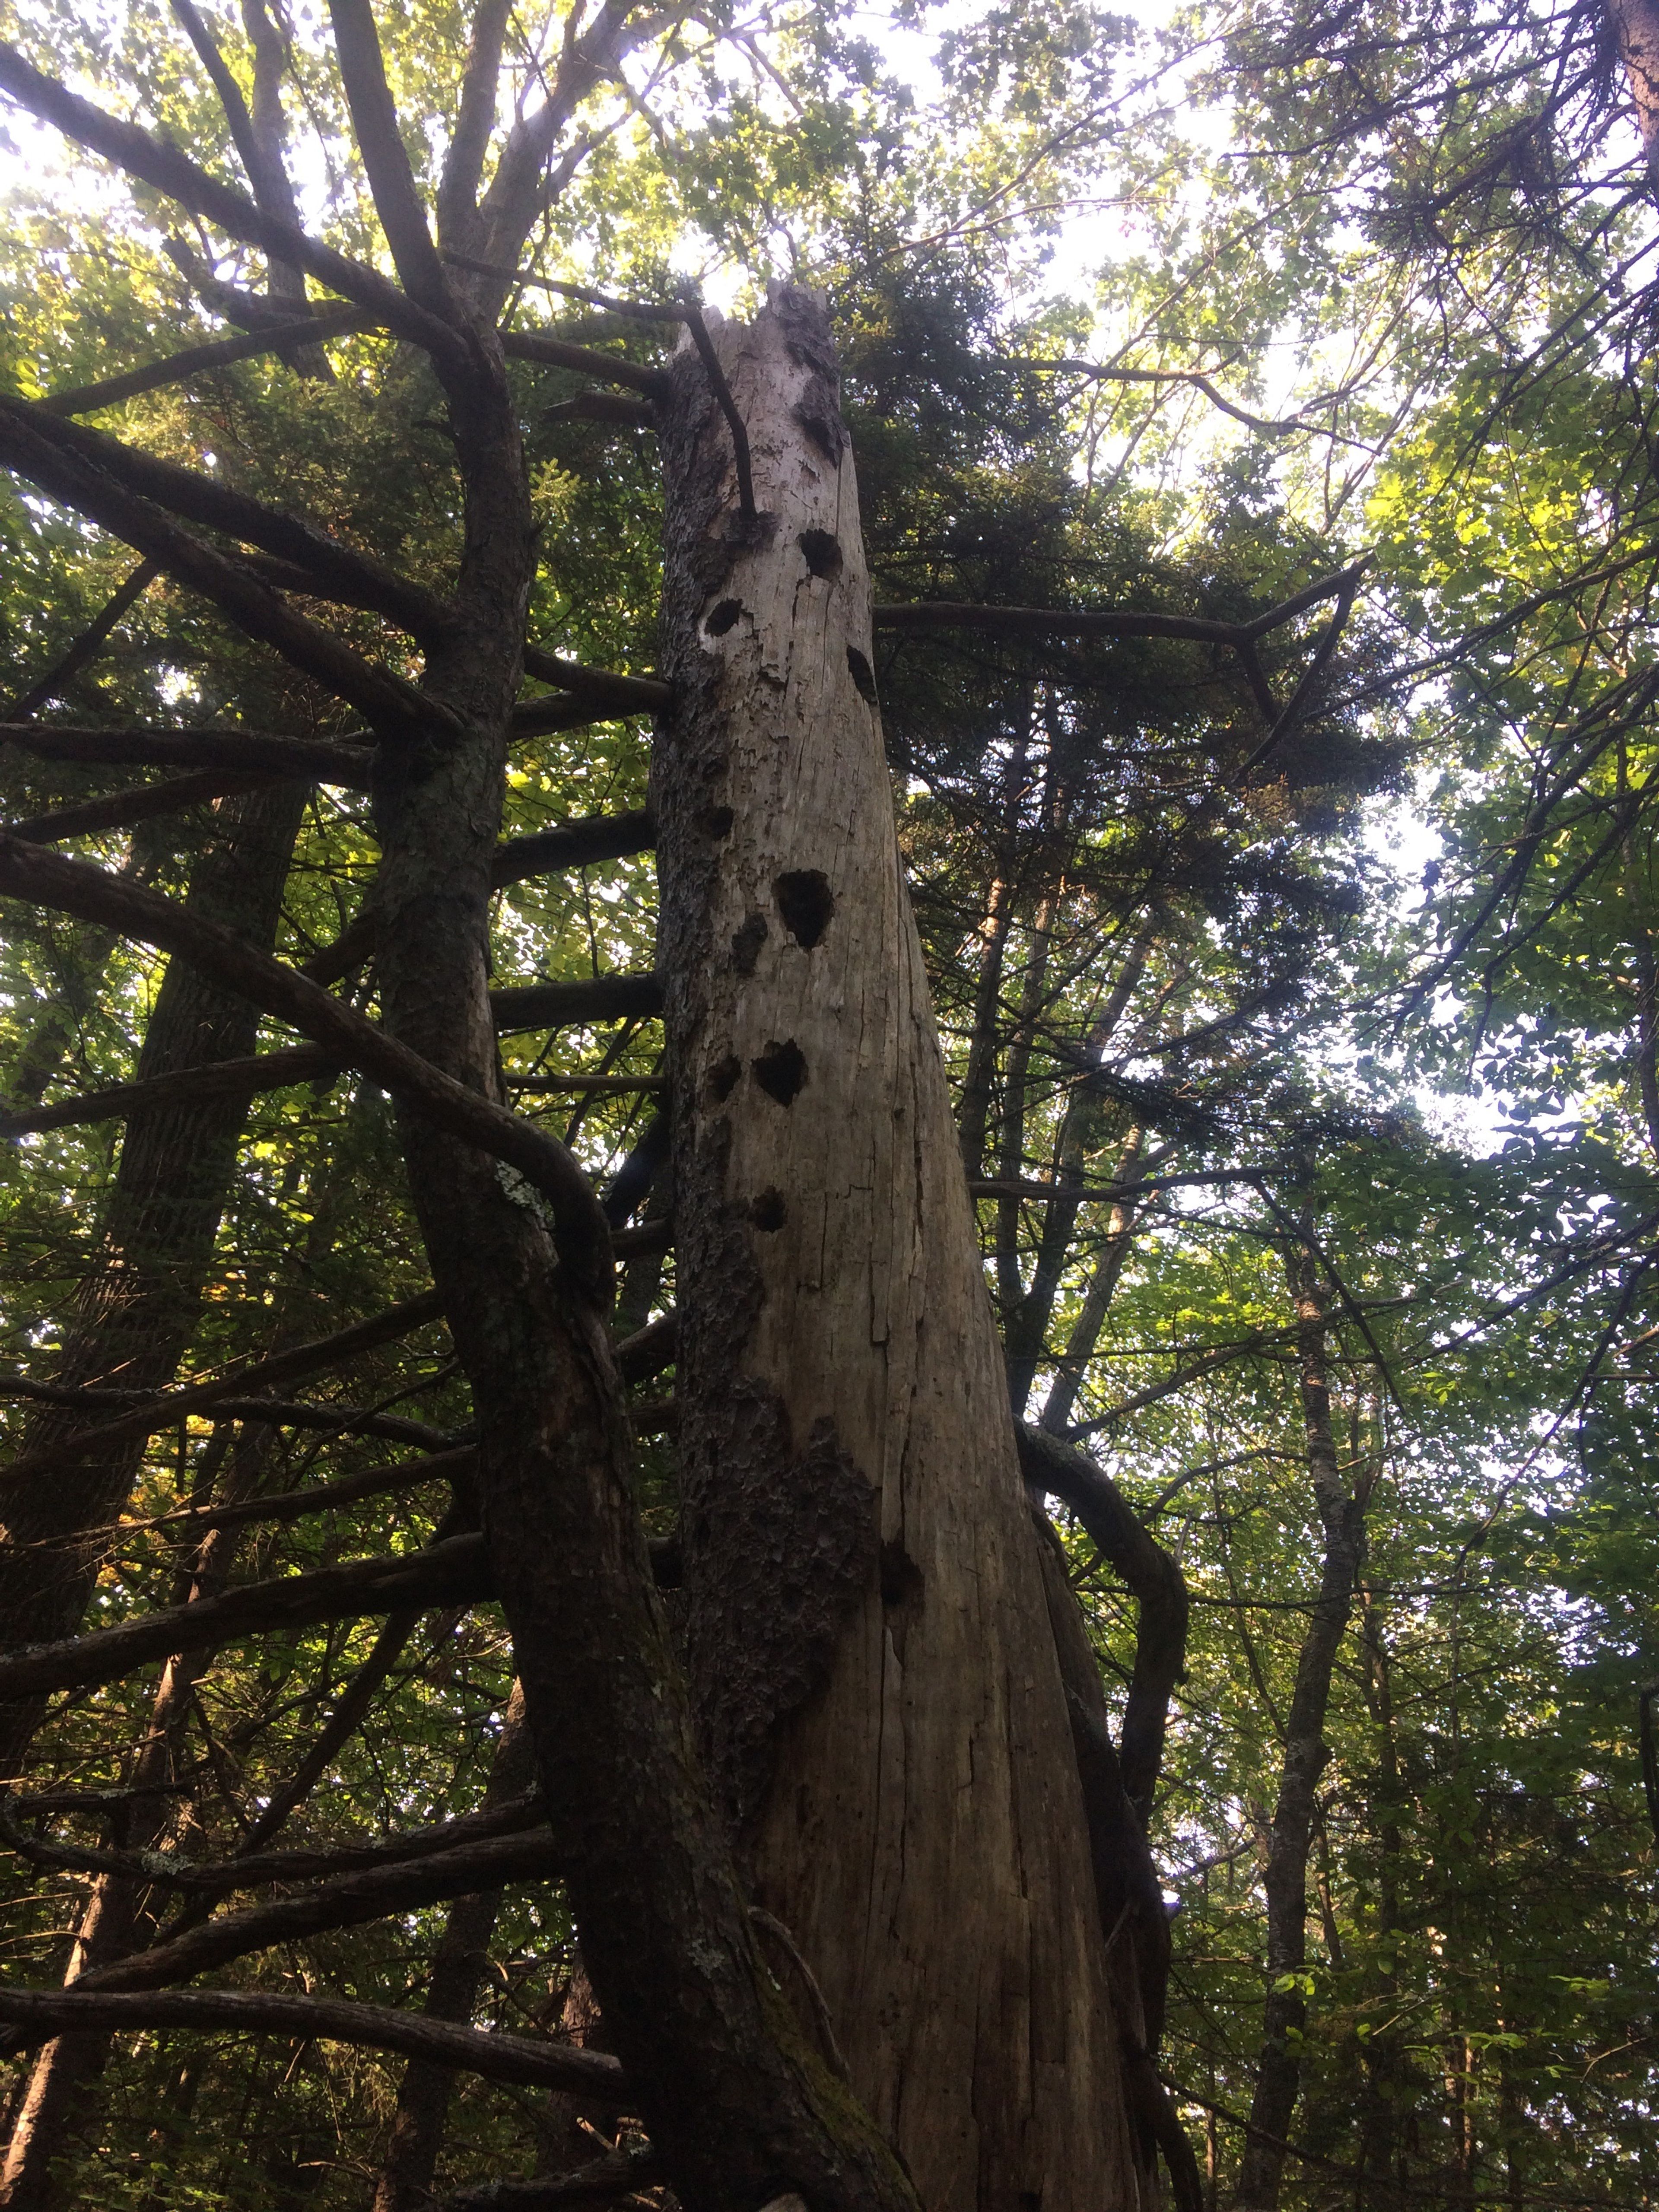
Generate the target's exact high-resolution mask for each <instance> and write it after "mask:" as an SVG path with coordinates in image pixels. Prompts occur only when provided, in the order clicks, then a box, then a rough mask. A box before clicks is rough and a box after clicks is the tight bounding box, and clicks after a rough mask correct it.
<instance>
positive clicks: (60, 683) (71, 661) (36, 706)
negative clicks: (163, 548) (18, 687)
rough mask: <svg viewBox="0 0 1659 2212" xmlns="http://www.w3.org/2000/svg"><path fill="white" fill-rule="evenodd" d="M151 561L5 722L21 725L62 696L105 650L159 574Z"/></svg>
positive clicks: (24, 695)
mask: <svg viewBox="0 0 1659 2212" xmlns="http://www.w3.org/2000/svg"><path fill="white" fill-rule="evenodd" d="M160 574H161V568H160V567H159V565H158V564H157V563H156V562H154V561H144V562H140V563H139V565H138V567H137V568H135V569H134V570H133V572H132V574H131V575H130V576H129V577H128V578H127V580H126V581H125V583H124V584H123V585H122V586H121V587H120V589H119V590H118V592H114V593H113V594H112V596H111V598H110V599H108V600H107V601H106V603H105V605H104V608H103V611H102V612H101V613H100V614H99V615H98V616H97V617H95V618H94V620H93V621H92V622H90V623H88V625H87V627H86V629H83V630H82V633H81V635H80V636H79V637H77V638H76V641H75V642H74V644H73V645H72V646H70V649H69V651H68V652H67V653H64V655H63V657H62V659H59V660H57V661H55V662H54V663H53V664H52V666H51V667H50V668H49V669H48V670H47V671H46V674H45V675H44V676H40V677H37V678H36V679H35V681H34V682H33V684H30V685H29V687H28V689H27V690H26V691H21V692H20V693H19V694H18V696H17V697H16V698H15V699H14V700H13V701H12V702H11V704H10V705H9V707H8V708H6V719H7V720H8V721H15V722H21V721H22V720H25V719H26V718H27V716H28V715H30V714H39V713H40V709H41V708H42V707H44V706H46V705H47V704H49V702H51V701H52V700H53V699H57V698H60V697H61V696H63V691H64V686H65V685H66V684H70V683H72V682H73V680H74V679H75V678H76V677H77V676H78V675H79V674H80V672H81V671H82V669H83V668H84V667H86V666H87V665H88V662H89V661H93V660H95V659H97V657H98V655H99V653H101V652H102V650H103V647H104V641H105V640H106V638H107V637H108V635H109V634H110V632H111V631H112V629H114V628H115V626H116V624H117V623H118V622H119V621H120V620H121V618H122V617H123V616H124V615H125V614H126V612H127V611H128V610H129V609H130V608H131V607H133V606H135V605H137V602H138V601H139V600H140V599H142V598H143V595H144V593H145V592H147V591H148V590H149V587H150V586H151V585H152V584H153V583H154V582H155V579H156V578H157V577H158V576H159V575H160Z"/></svg>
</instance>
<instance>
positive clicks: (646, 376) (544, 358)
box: [501, 331, 668, 399]
mask: <svg viewBox="0 0 1659 2212" xmlns="http://www.w3.org/2000/svg"><path fill="white" fill-rule="evenodd" d="M501 351H502V352H503V353H504V354H505V355H506V356H507V359H508V360H509V361H533V362H540V363H541V364H542V366H543V367H544V368H569V369H574V371H575V372H576V373H577V374H578V375H580V376H597V377H602V378H603V379H604V380H605V382H606V383H607V384H624V385H626V386H628V388H629V391H630V392H643V393H644V394H645V396H646V398H647V399H660V398H663V396H664V395H665V392H667V390H668V375H667V372H666V371H665V369H660V368H646V367H644V366H643V364H642V363H641V362H637V361H624V360H623V356H621V355H620V354H619V353H599V352H598V351H597V350H596V349H594V348H593V347H592V346H579V345H569V344H568V343H566V342H565V340H564V339H563V338H549V337H541V336H540V335H538V333H537V332H535V331H502V332H501Z"/></svg>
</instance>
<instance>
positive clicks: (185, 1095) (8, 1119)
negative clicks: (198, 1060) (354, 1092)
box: [0, 1044, 339, 1137]
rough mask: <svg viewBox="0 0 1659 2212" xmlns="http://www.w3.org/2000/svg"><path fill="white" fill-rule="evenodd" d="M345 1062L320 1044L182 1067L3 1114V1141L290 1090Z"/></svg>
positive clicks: (0, 1131) (332, 1071) (0, 1122)
mask: <svg viewBox="0 0 1659 2212" xmlns="http://www.w3.org/2000/svg"><path fill="white" fill-rule="evenodd" d="M338 1069H339V1062H338V1060H335V1059H334V1058H333V1057H332V1056H331V1054H328V1053H326V1052H325V1051H324V1050H323V1049H322V1048H321V1047H320V1046H319V1045H314V1044H301V1045H291V1046H289V1048H288V1049H287V1050H286V1051H285V1052H264V1053H258V1054H254V1055H252V1057H250V1058H248V1059H246V1060H216V1061H213V1062H211V1063H210V1064H209V1065H208V1066H205V1067H181V1068H178V1069H176V1070H175V1071H174V1073H173V1074H171V1075H151V1076H146V1077H145V1078H143V1079H142V1080H141V1081H139V1082H137V1083H114V1084H112V1085H110V1087H109V1088H108V1090H106V1091H83V1092H82V1095H81V1096H80V1097H78V1098H60V1099H58V1101H57V1103H55V1104H53V1105H51V1106H33V1107H31V1108H30V1109H28V1111H27V1113H23V1114H6V1115H0V1137H21V1136H26V1135H27V1134H28V1133H30V1132H31V1131H32V1130H36V1129H72V1128H77V1127H80V1126H81V1125H82V1123H84V1122H88V1121H119V1120H121V1119H122V1118H123V1117H124V1116H125V1115H128V1114H138V1113H142V1112H143V1110H144V1109H145V1108H146V1107H149V1106H172V1105H179V1104H185V1103H194V1102H195V1101H196V1100H197V1099H204V1098H246V1097H252V1096H253V1094H254V1093H255V1092H256V1091H285V1090H287V1089H288V1087H289V1085H290V1084H295V1083H311V1082H314V1081H315V1080H316V1079H318V1077H319V1076H325V1075H331V1074H335V1073H338Z"/></svg>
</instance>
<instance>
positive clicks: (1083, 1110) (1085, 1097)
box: [1003, 922, 1156, 1420]
mask: <svg viewBox="0 0 1659 2212" xmlns="http://www.w3.org/2000/svg"><path fill="white" fill-rule="evenodd" d="M1155 941H1156V939H1155V931H1154V927H1153V925H1152V923H1151V922H1149V923H1148V924H1147V925H1146V927H1145V928H1144V929H1142V930H1141V931H1140V932H1139V933H1138V934H1137V936H1136V938H1135V939H1134V942H1133V945H1131V946H1130V948H1129V953H1128V957H1127V959H1126V960H1125V961H1124V963H1123V967H1122V969H1121V973H1120V974H1119V975H1118V979H1117V981H1116V982H1115V984H1114V985H1113V987H1112V989H1111V991H1110V993H1109V994H1108V997H1107V1000H1106V1003H1105V1004H1104V1006H1102V1008H1101V1010H1100V1012H1099V1014H1098V1016H1097V1018H1096V1019H1095V1020H1094V1021H1093V1022H1091V1024H1090V1025H1089V1034H1088V1036H1087V1037H1086V1038H1085V1042H1084V1051H1085V1054H1087V1056H1088V1058H1089V1060H1091V1061H1098V1060H1102V1059H1103V1058H1104V1056H1105V1052H1106V1048H1107V1046H1108V1045H1109V1043H1110V1042H1111V1039H1112V1035H1113V1032H1114V1031H1115V1030H1116V1028H1117V1025H1118V1024H1119V1022H1120V1021H1121V1019H1122V1018H1123V1015H1124V1012H1125V1011H1126V1010H1127V1006H1128V1004H1129V1001H1130V1000H1131V998H1132V997H1133V994H1134V991H1135V987H1136V986H1137V985H1138V984H1139V981H1140V978H1141V976H1142V975H1144V973H1145V972H1146V960H1147V956H1148V955H1149V954H1150V952H1151V951H1152V945H1153V944H1154V942H1155ZM1108 1112H1109V1107H1108V1104H1107V1102H1106V1101H1105V1099H1103V1097H1101V1095H1100V1093H1099V1092H1098V1091H1096V1090H1093V1089H1092V1088H1091V1086H1090V1085H1088V1084H1087V1083H1086V1082H1083V1083H1079V1084H1077V1085H1074V1087H1073V1091H1072V1093H1071V1096H1070V1097H1069V1098H1068V1099H1067V1100H1066V1110H1065V1113H1064V1114H1063V1115H1062V1116H1061V1117H1060V1141H1059V1143H1058V1144H1057V1145H1056V1146H1055V1148H1054V1150H1055V1158H1054V1182H1055V1183H1056V1184H1057V1186H1058V1188H1059V1190H1060V1192H1061V1193H1063V1192H1064V1191H1065V1190H1066V1188H1067V1186H1068V1185H1073V1186H1074V1185H1077V1184H1079V1183H1081V1182H1083V1181H1084V1179H1085V1177H1084V1170H1085V1167H1086V1165H1087V1164H1088V1161H1089V1158H1090V1156H1091V1153H1092V1152H1094V1151H1095V1150H1096V1149H1097V1146H1099V1145H1100V1144H1101V1143H1102V1141H1103V1123H1104V1121H1105V1120H1106V1116H1107V1114H1108ZM1138 1134H1139V1133H1137V1137H1138ZM1079 1211H1080V1202H1079V1200H1077V1199H1074V1198H1066V1197H1064V1196H1061V1195H1057V1196H1056V1197H1055V1198H1054V1200H1052V1201H1051V1202H1050V1203H1049V1204H1048V1206H1045V1207H1044V1209H1043V1223H1042V1236H1041V1237H1039V1238H1038V1240H1037V1249H1036V1259H1035V1261H1034V1262H1033V1265H1032V1268H1031V1280H1030V1287H1029V1288H1028V1289H1027V1290H1026V1291H1025V1292H1024V1296H1023V1297H1021V1298H1020V1300H1019V1302H1018V1304H1017V1305H1016V1306H1015V1307H1014V1308H1013V1310H1012V1312H1010V1314H1009V1315H1008V1317H1007V1320H1006V1322H1005V1324H1004V1328H1003V1337H1004V1340H1005V1342H1006V1346H1007V1356H1008V1396H1009V1399H1010V1401H1011V1402H1012V1406H1013V1409H1014V1418H1015V1419H1016V1420H1022V1419H1024V1414H1025V1407H1026V1403H1027V1401H1028V1400H1029V1399H1030V1395H1031V1387H1032V1385H1033V1383H1035V1382H1036V1373H1037V1369H1038V1368H1039V1367H1040V1366H1041V1364H1042V1357H1043V1353H1044V1351H1045V1349H1046V1347H1047V1345H1048V1323H1049V1322H1050V1321H1051V1320H1052V1318H1053V1316H1054V1300H1055V1298H1056V1297H1057V1296H1058V1295H1059V1291H1060V1280H1061V1278H1062V1277H1063V1276H1064V1274H1065V1272H1066V1259H1067V1257H1068V1255H1070V1252H1071V1249H1072V1237H1073V1231H1075V1230H1076V1228H1077V1218H1078V1214H1079Z"/></svg>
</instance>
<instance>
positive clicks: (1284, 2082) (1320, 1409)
mask: <svg viewBox="0 0 1659 2212" xmlns="http://www.w3.org/2000/svg"><path fill="white" fill-rule="evenodd" d="M1285 1264H1286V1269H1287V1272H1288V1274H1289V1277H1290V1286H1291V1299H1292V1302H1293V1304H1294V1305H1295V1309H1296V1322H1297V1364H1298V1369H1299V1382H1300V1387H1301V1394H1302V1411H1303V1419H1304V1427H1305V1430H1306V1434H1307V1442H1308V1472H1309V1474H1310V1476H1311V1478H1312V1481H1313V1492H1314V1500H1315V1504H1316V1507H1317V1509H1318V1513H1319V1519H1320V1524H1321V1527H1322V1530H1323V1532H1324V1557H1323V1560H1322V1565H1321V1571H1320V1582H1319V1595H1318V1597H1317V1599H1316V1601H1315V1604H1314V1607H1313V1611H1312V1613H1311V1615H1310V1618H1309V1622H1308V1629H1307V1633H1306V1634H1305V1635H1304V1638H1303V1639H1302V1649H1301V1651H1300V1653H1299V1654H1298V1656H1297V1667H1296V1687H1295V1690H1294V1691H1293V1692H1292V1693H1291V1710H1290V1715H1289V1717H1288V1719H1287V1721H1286V1723H1285V1764H1284V1767H1283V1769H1282V1771H1281V1772H1280V1776H1279V1800H1278V1802H1277V1804H1276V1805H1275V1807H1274V1808H1273V1829H1272V1834H1271V1838H1270V1841H1269V1844H1268V1849H1267V1870H1266V1874H1265V1875H1264V1878H1263V1887H1264V1888H1265V1889H1266V1891H1267V2008H1266V2017H1265V2019H1264V2021H1263V2022H1262V2039H1261V2055H1260V2057H1258V2059H1257V2061H1256V2075H1255V2092H1254V2093H1253V2095H1252V2096H1251V2099H1250V2122H1251V2125H1252V2127H1253V2128H1254V2129H1255V2130H1257V2131H1258V2132H1256V2133H1255V2134H1252V2135H1250V2136H1248V2137H1247V2138H1246V2141H1245V2145H1244V2150H1243V2156H1242V2158H1241V2160H1240V2161H1239V2174H1238V2191H1237V2199H1236V2202H1237V2205H1238V2207H1239V2208H1240V2212H1246V2208H1248V2212H1273V2207H1274V2206H1275V2205H1276V2204H1277V2203H1278V2202H1279V2179H1280V2175H1281V2173H1282V2172H1283V2170H1284V2165H1285V2154H1284V2152H1283V2151H1282V2150H1280V2149H1279V2148H1278V2147H1277V2146H1278V2144H1279V2143H1281V2142H1284V2141H1285V2139H1286V2138H1287V2136H1289V2134H1290V2129H1291V2116H1292V2114H1293V2113H1294V2112H1295V2111H1296V2100H1297V2092H1298V2091H1299V2089H1300V2087H1301V2083H1302V2056H1301V2042H1302V2035H1303V2032H1304V2029H1305V2027H1306V2026H1307V2021H1308V2000H1307V1996H1306V1995H1305V1993H1304V1990H1303V1988H1302V1986H1301V1984H1300V1983H1299V1981H1298V1980H1297V1977H1299V1976H1300V1975H1301V1973H1302V1972H1303V1971H1304V1968H1305V1966H1306V1965H1307V1959H1308V1851H1309V1847H1310V1844H1311V1842H1312V1838H1313V1825H1314V1810H1315V1803H1314V1799H1315V1792H1316V1790H1317V1789H1318V1786H1319V1778H1320V1776H1321V1775H1322V1773H1323V1772H1324V1770H1325V1762H1326V1760H1327V1759H1328V1758H1329V1756H1330V1752H1329V1748H1328V1746H1327V1744H1326V1742H1325V1738H1324V1727H1325V1714H1326V1711H1327V1708H1328V1705H1329V1704H1330V1695H1331V1674H1332V1671H1333V1669H1334V1667H1335V1665H1336V1655H1337V1651H1338V1650H1339V1649H1340V1645H1341V1642H1342V1638H1343V1637H1344V1635H1345V1634H1346V1631H1347V1626H1348V1614H1349V1612H1350V1610H1351V1609H1352V1605H1353V1596H1354V1589H1355V1586H1356V1584H1357V1583H1358V1579H1359V1572H1360V1569H1361V1566H1362V1565H1363V1564H1364V1556H1365V1493H1366V1489H1367V1487H1368V1486H1367V1485H1366V1483H1365V1482H1364V1480H1363V1479H1361V1478H1360V1477H1359V1474H1358V1470H1356V1471H1355V1476H1356V1479H1355V1483H1354V1492H1353V1495H1352V1496H1350V1495H1349V1493H1348V1492H1347V1490H1346V1488H1345V1487H1344V1485H1343V1481H1342V1474H1341V1469H1340V1467H1339V1465H1338V1462H1337V1456H1336V1441H1335V1438H1334V1435H1333V1433H1332V1430H1331V1392H1330V1381H1329V1373H1328V1362H1327V1358H1326V1343H1325V1337H1326V1319H1325V1301H1324V1297H1323V1294H1322V1291H1321V1288H1320V1282H1319V1267H1318V1262H1317V1261H1316V1259H1315V1258H1314V1256H1313V1255H1312V1253H1311V1252H1310V1251H1309V1250H1307V1249H1293V1250H1292V1251H1291V1252H1290V1253H1289V1254H1288V1255H1286V1262H1285ZM1280 1984H1285V1986H1284V1987H1281V1986H1280Z"/></svg>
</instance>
